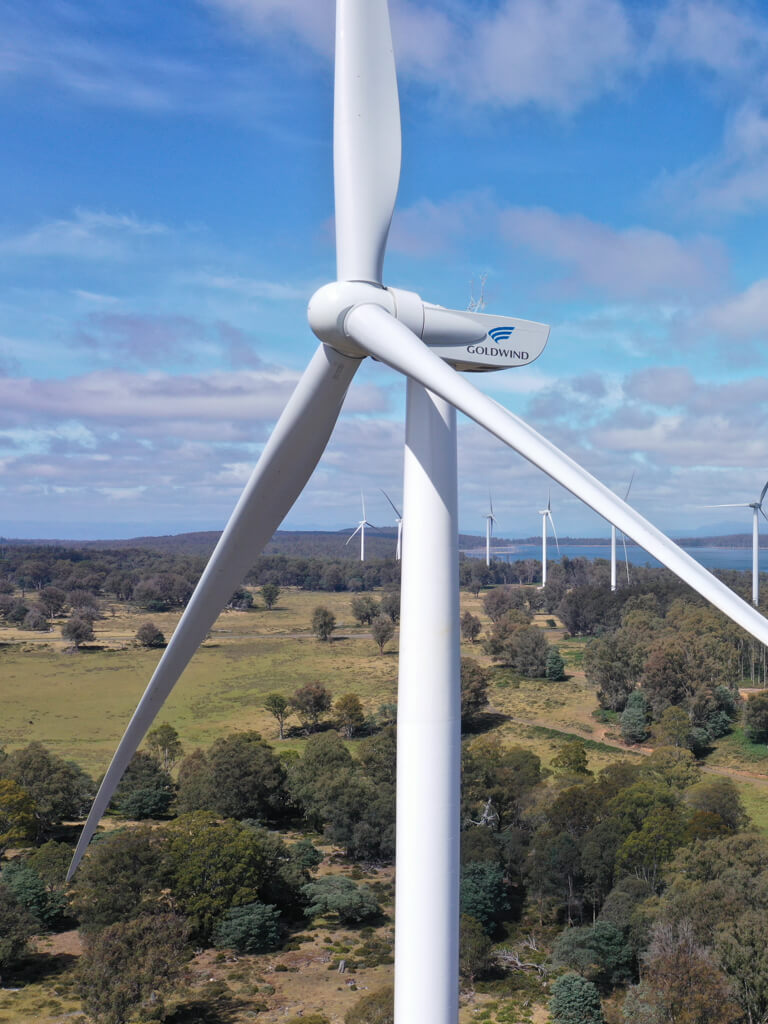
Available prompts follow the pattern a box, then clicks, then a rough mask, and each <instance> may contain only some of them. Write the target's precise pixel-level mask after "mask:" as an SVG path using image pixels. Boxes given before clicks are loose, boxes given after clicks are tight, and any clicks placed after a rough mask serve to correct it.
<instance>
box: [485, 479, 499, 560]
mask: <svg viewBox="0 0 768 1024" xmlns="http://www.w3.org/2000/svg"><path fill="white" fill-rule="evenodd" d="M484 519H485V564H486V565H490V564H491V537H492V536H493V524H494V523H495V522H496V516H495V515H494V514H493V501H492V499H491V492H490V491H488V511H487V512H486V513H485V516H484Z"/></svg>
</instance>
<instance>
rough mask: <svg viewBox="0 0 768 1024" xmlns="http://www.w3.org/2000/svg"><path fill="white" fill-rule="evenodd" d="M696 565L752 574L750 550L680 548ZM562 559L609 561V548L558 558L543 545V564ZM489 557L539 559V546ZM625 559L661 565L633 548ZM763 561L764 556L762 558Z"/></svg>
mask: <svg viewBox="0 0 768 1024" xmlns="http://www.w3.org/2000/svg"><path fill="white" fill-rule="evenodd" d="M684 550H685V551H687V552H688V554H689V555H691V556H692V557H693V558H695V559H696V561H698V562H701V564H702V565H703V566H706V568H707V569H745V570H749V571H751V570H752V548H704V547H702V548H699V547H694V548H684ZM464 554H465V555H468V556H470V557H477V558H485V547H483V548H475V549H474V550H472V551H467V550H466V549H465V550H464ZM563 555H565V556H566V557H568V558H605V559H607V560H610V557H611V548H610V545H609V544H606V545H605V547H603V546H598V545H587V544H561V545H560V555H559V556H558V553H557V548H556V547H555V545H554V543H553V542H552V541H550V542H549V543H548V544H547V561H552V562H556V561H558V559H559V558H560V557H562V556H563ZM491 557H492V558H495V559H498V560H499V561H504V562H517V561H519V560H521V559H526V558H535V559H540V558H541V544H516V545H515V546H514V548H512V547H505V548H500V549H499V550H498V551H494V549H493V548H491ZM627 557H628V558H629V562H630V564H631V565H650V566H652V567H654V568H659V567H660V565H661V563H660V562H657V561H656V559H655V558H651V556H650V555H649V554H648V553H647V552H646V551H643V549H642V548H639V547H637V546H636V545H634V544H627ZM762 557H763V558H764V557H765V556H764V555H763V556H762ZM616 559H617V562H618V563H619V566H621V565H623V564H624V548H623V547H622V544H621V540H619V542H618V544H617V547H616Z"/></svg>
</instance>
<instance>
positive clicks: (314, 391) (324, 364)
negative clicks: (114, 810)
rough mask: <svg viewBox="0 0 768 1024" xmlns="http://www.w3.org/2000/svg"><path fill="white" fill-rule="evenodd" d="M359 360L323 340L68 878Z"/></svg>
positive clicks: (97, 803) (312, 456)
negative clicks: (126, 770)
mask: <svg viewBox="0 0 768 1024" xmlns="http://www.w3.org/2000/svg"><path fill="white" fill-rule="evenodd" d="M359 365H360V360H358V359H351V358H350V357H348V356H344V355H341V354H340V353H339V352H336V351H335V350H334V349H332V348H329V347H328V346H326V345H321V346H320V347H319V349H318V350H317V352H316V353H315V355H314V357H313V358H312V360H311V362H310V364H309V366H308V367H307V369H306V370H305V372H304V374H303V376H302V378H301V380H300V381H299V383H298V385H297V386H296V390H295V391H294V392H293V395H292V396H291V398H290V400H289V402H288V404H287V405H286V407H285V409H284V411H283V413H282V415H281V416H280V419H279V420H278V422H277V425H276V427H275V429H274V431H273V432H272V436H271V437H270V439H269V441H268V442H267V444H266V445H265V447H264V451H263V452H262V454H261V458H260V459H259V461H258V463H257V464H256V468H255V469H254V471H253V473H252V475H251V478H250V480H249V481H248V483H247V484H246V486H245V490H244V491H243V493H242V495H241V496H240V500H239V501H238V503H237V505H236V507H235V510H234V512H233V513H232V516H231V517H230V520H229V522H228V523H227V525H226V528H225V530H224V532H223V533H222V535H221V538H220V539H219V542H218V544H217V545H216V548H215V550H214V552H213V554H212V555H211V558H210V561H209V562H208V565H207V566H206V568H205V571H204V572H203V575H202V576H201V577H200V580H199V582H198V584H197V587H196V588H195V591H194V593H193V594H192V597H191V598H190V601H189V604H188V605H187V607H186V608H185V610H184V614H183V615H182V617H181V619H180V620H179V624H178V626H177V627H176V629H175V631H174V633H173V636H172V637H171V640H170V643H169V644H168V646H167V647H166V649H165V651H164V652H163V656H162V658H161V659H160V662H159V663H158V666H157V668H156V669H155V671H154V674H153V676H152V678H151V680H150V682H149V685H148V686H147V688H146V690H145V691H144V695H143V696H142V698H141V700H140V702H139V705H138V707H137V708H136V710H135V712H134V713H133V717H132V718H131V721H130V723H129V724H128V728H127V729H126V730H125V733H124V735H123V738H122V739H121V740H120V745H119V746H118V748H117V751H116V752H115V755H114V757H113V758H112V762H111V764H110V766H109V768H108V769H107V773H106V775H105V776H104V780H103V781H102V783H101V787H100V788H99V792H98V793H97V794H96V799H95V800H94V802H93V806H92V807H91V810H90V813H89V815H88V820H87V821H86V823H85V826H84V827H83V831H82V833H81V835H80V840H79V842H78V844H77V849H76V850H75V853H74V856H73V858H72V863H71V865H70V868H69V872H68V874H67V878H68V879H69V878H71V877H72V875H73V874H74V871H75V869H76V868H77V865H78V864H79V863H80V860H81V858H82V856H83V854H84V853H85V850H86V848H87V846H88V843H89V842H90V839H91V836H92V835H93V833H94V832H95V831H96V827H97V825H98V824H99V821H100V819H101V817H102V815H103V814H104V812H105V811H106V809H107V806H108V804H109V801H110V800H111V799H112V796H113V794H114V792H115V790H116V789H117V786H118V784H119V782H120V779H121V778H122V776H123V772H124V771H125V769H126V768H127V767H128V763H129V762H130V760H131V758H132V757H133V755H134V754H135V753H136V750H137V748H138V746H139V744H140V743H141V741H142V739H143V738H144V735H145V733H146V732H147V729H149V727H150V725H151V724H152V722H153V721H154V719H155V717H156V715H157V714H158V712H159V711H160V708H161V707H162V706H163V704H164V702H165V700H166V698H167V697H168V694H169V693H170V692H171V690H172V689H173V687H174V686H175V685H176V682H177V681H178V679H179V676H180V675H181V674H182V672H183V671H184V669H185V668H186V667H187V665H188V664H189V661H190V659H191V657H192V655H193V654H194V653H195V651H196V650H197V648H198V647H199V646H200V644H201V643H202V641H203V640H204V639H205V636H206V634H207V632H208V630H209V629H210V628H211V626H212V625H213V623H214V622H215V621H216V619H217V617H218V615H219V613H220V612H221V610H222V608H223V607H224V605H225V604H226V603H227V599H228V597H229V596H230V594H231V593H232V591H233V590H234V589H235V587H236V586H237V585H238V584H239V583H240V582H241V580H242V578H243V576H244V575H245V574H246V572H247V571H248V569H249V568H250V567H251V565H252V564H253V562H254V560H255V558H256V557H257V555H258V554H259V552H260V551H261V549H262V548H263V547H264V545H265V544H266V543H267V542H268V541H269V539H270V537H271V536H272V534H273V533H274V532H275V530H276V529H277V527H278V526H279V525H280V523H281V522H282V520H283V517H284V516H285V514H286V513H287V512H288V511H289V510H290V508H291V506H292V505H293V503H294V502H295V501H296V499H297V498H298V496H299V494H300V493H301V491H302V490H303V488H304V485H305V484H306V482H307V480H308V479H309V477H310V476H311V474H312V471H313V470H314V468H315V466H316V465H317V463H318V461H319V459H320V456H321V455H322V454H323V451H324V450H325V446H326V445H327V443H328V439H329V438H330V436H331V431H332V430H333V427H334V425H335V423H336V420H337V418H338V415H339V412H340V411H341V406H342V403H343V401H344V396H345V395H346V393H347V388H348V387H349V383H350V381H351V380H352V377H353V376H354V373H355V370H356V369H357V367H358V366H359Z"/></svg>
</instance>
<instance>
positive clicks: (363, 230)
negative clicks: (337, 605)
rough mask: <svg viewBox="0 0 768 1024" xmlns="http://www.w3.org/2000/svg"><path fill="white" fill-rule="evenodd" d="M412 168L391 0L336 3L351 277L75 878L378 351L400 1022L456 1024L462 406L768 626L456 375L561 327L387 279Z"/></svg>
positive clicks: (646, 544)
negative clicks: (385, 453) (389, 508)
mask: <svg viewBox="0 0 768 1024" xmlns="http://www.w3.org/2000/svg"><path fill="white" fill-rule="evenodd" d="M399 175H400V114H399V104H398V96H397V79H396V73H395V62H394V56H393V53H392V40H391V33H390V27H389V15H388V10H387V3H386V0H337V18H336V76H335V105H334V177H335V186H336V188H335V194H336V247H337V280H336V281H334V282H332V283H331V284H328V285H325V286H324V287H323V288H321V289H320V290H319V291H318V292H316V293H315V295H313V296H312V299H311V300H310V304H309V322H310V325H311V327H312V330H313V331H314V332H315V334H316V335H317V336H318V337H319V338H320V341H321V344H320V346H319V348H318V349H317V351H316V352H315V355H314V356H313V358H312V360H311V361H310V363H309V366H308V368H307V370H306V371H305V373H304V375H303V376H302V378H301V380H300V381H299V383H298V385H297V387H296V390H295V391H294V393H293V395H292V397H291V398H290V400H289V402H288V404H287V406H286V408H285V410H284V411H283V413H282V415H281V416H280V418H279V420H278V422H277V425H276V426H275V429H274V431H273V433H272V436H271V437H270V439H269V441H268V442H267V443H266V445H265V446H264V449H263V452H262V454H261V457H260V459H259V461H258V463H257V465H256V468H255V470H254V472H253V475H252V476H251V478H250V480H249V481H248V483H247V484H246V487H245V490H244V491H243V494H242V495H241V497H240V500H239V501H238V503H237V506H236V507H235V510H234V512H233V514H232V516H231V518H230V520H229V522H228V523H227V526H226V528H225V529H224V532H223V534H222V535H221V538H220V539H219V542H218V544H217V545H216V548H215V550H214V552H213V555H212V556H211V559H210V561H209V563H208V565H207V567H206V569H205V571H204V572H203V574H202V576H201V577H200V580H199V582H198V584H197V587H196V588H195V591H194V593H193V595H192V597H191V599H190V601H189V604H188V605H187V607H186V609H185V610H184V614H183V615H182V617H181V619H180V621H179V624H178V626H177V627H176V630H175V632H174V634H173V636H172V637H171V640H170V642H169V644H168V646H167V647H166V649H165V651H164V652H163V655H162V657H161V659H160V662H159V663H158V665H157V668H156V669H155V672H154V674H153V676H152V678H151V680H150V682H149V685H148V686H147V689H146V691H145V693H144V695H143V697H142V698H141V701H140V702H139V705H138V707H137V709H136V711H135V712H134V715H133V717H132V718H131V721H130V723H129V724H128V727H127V729H126V731H125V734H124V735H123V738H122V740H121V741H120V744H119V746H118V748H117V751H116V753H115V755H114V757H113V759H112V762H111V764H110V766H109V768H108V769H107V772H106V774H105V776H104V779H103V781H102V784H101V787H100V789H99V792H98V793H97V795H96V799H95V800H94V803H93V806H92V808H91V811H90V813H89V815H88V819H87V821H86V823H85V826H84V828H83V832H82V834H81V836H80V840H79V842H78V845H77V848H76V850H75V853H74V856H73V859H72V864H71V866H70V870H69V873H68V877H69V878H71V877H72V874H73V873H74V871H75V869H76V867H77V865H78V863H79V862H80V860H81V858H82V856H83V854H84V852H85V850H86V848H87V846H88V843H89V841H90V839H91V836H92V835H93V833H94V832H95V830H96V827H97V825H98V823H99V820H100V819H101V816H102V815H103V813H104V811H105V810H106V808H107V806H108V805H109V802H110V800H111V798H112V795H113V794H114V792H115V789H116V788H117V785H118V783H119V782H120V779H121V777H122V775H123V772H124V771H125V769H126V767H127V766H128V764H129V762H130V760H131V758H132V756H133V754H134V753H135V751H136V750H137V748H138V746H139V744H140V743H141V741H142V739H143V737H144V735H145V733H146V731H147V729H148V728H149V727H150V725H151V724H152V722H153V721H154V719H155V717H156V715H157V714H158V712H159V710H160V708H161V707H162V705H163V702H164V701H165V699H166V698H167V696H168V694H169V693H170V691H171V689H172V688H173V686H174V685H175V684H176V682H177V680H178V679H179V676H180V675H181V673H182V672H183V670H184V669H185V668H186V666H187V664H188V663H189V661H190V659H191V658H192V656H193V654H194V653H195V651H196V650H197V648H198V646H199V645H200V644H201V643H202V641H203V640H204V639H205V636H206V634H207V632H208V630H209V629H210V628H211V626H212V625H213V623H214V622H215V620H216V618H217V617H218V615H219V613H220V611H221V609H222V608H223V607H224V605H225V604H226V602H227V599H228V598H229V596H230V595H231V593H232V591H233V590H234V588H235V587H236V586H237V585H238V583H239V582H240V581H241V579H242V577H243V575H244V573H245V572H246V570H247V568H248V566H249V565H251V564H252V562H253V560H254V559H255V558H256V556H257V555H258V554H259V552H260V551H261V549H262V548H263V546H264V545H265V544H266V543H267V541H268V540H269V539H270V537H271V536H272V534H273V532H274V530H275V529H276V528H277V527H278V526H279V524H280V522H281V521H282V519H283V517H284V516H285V514H286V513H287V512H288V511H289V510H290V508H291V506H292V505H293V503H294V502H295V500H296V498H297V497H298V495H299V494H300V493H301V491H302V489H303V487H304V485H305V483H306V482H307V480H308V479H309V477H310V476H311V474H312V471H313V470H314V468H315V466H316V464H317V462H318V460H319V459H320V457H321V455H322V454H323V451H324V450H325V447H326V445H327V443H328V439H329V437H330V435H331V431H332V430H333V427H334V424H335V423H336V419H337V418H338V415H339V412H340V410H341V406H342V403H343V401H344V396H345V395H346V392H347V389H348V387H349V384H350V382H351V381H352V378H353V377H354V374H355V371H356V370H357V369H358V367H359V366H360V364H361V362H362V360H363V359H364V358H365V357H366V356H373V357H375V359H377V360H379V361H380V362H383V363H385V364H386V365H387V366H389V367H391V368H392V369H394V370H396V371H397V372H399V373H401V374H402V375H403V376H405V377H406V378H407V379H408V385H407V392H408V393H407V413H406V428H405V456H404V503H403V516H404V518H405V519H407V521H408V529H407V530H406V531H405V532H404V534H403V550H402V589H401V618H400V623H401V625H400V666H399V680H398V726H397V732H398V755H397V778H398V781H397V840H396V841H397V889H396V921H397V927H396V954H395V1020H396V1022H397V1024H424V1022H425V1021H429V1022H430V1024H456V1020H457V1017H458V989H459V986H458V931H459V928H458V924H459V831H460V816H459V808H460V792H459V781H460V763H461V725H460V723H461V707H460V684H459V639H460V632H459V578H458V576H459V574H458V565H459V562H458V516H457V466H456V413H455V410H456V409H459V410H461V411H462V412H463V413H465V414H466V415H467V416H469V418H470V419H472V420H474V421H475V422H476V423H478V424H479V425H480V426H481V427H483V428H484V429H485V430H487V431H489V433H491V434H492V435H493V436H494V437H497V438H498V439H499V440H501V441H503V442H504V443H505V444H506V445H508V446H509V447H511V448H513V449H514V450H515V451H517V452H519V453H520V454H521V455H522V456H523V457H524V458H526V459H527V460H528V461H529V462H531V463H533V464H534V465H535V466H537V467H538V468H540V469H542V470H543V471H544V472H545V473H547V474H548V476H550V477H551V478H552V479H553V480H554V481H556V482H557V483H559V484H560V485H561V486H563V487H565V488H566V490H568V491H570V492H571V493H572V494H575V495H576V496H577V497H578V498H580V499H581V500H582V501H584V502H585V503H586V504H587V505H588V506H589V507H590V508H592V509H593V510H594V511H595V512H597V514H598V515H600V516H602V517H603V518H605V519H607V520H608V521H609V522H613V523H615V525H616V526H617V527H618V528H619V529H620V530H622V531H623V532H625V533H626V534H627V535H628V536H630V537H631V538H632V539H633V540H635V541H636V542H637V543H638V544H639V545H640V546H641V547H642V548H644V549H645V550H646V551H647V552H648V553H649V554H650V555H652V556H653V557H655V558H657V559H658V560H659V561H660V562H662V563H663V564H664V565H666V566H667V568H669V569H670V570H671V571H672V572H674V573H675V574H676V575H678V576H679V577H680V578H681V579H683V580H685V581H686V582H687V583H689V584H690V586H692V587H693V588H694V589H695V590H696V591H697V592H698V593H700V594H702V595H703V596H704V597H706V598H708V599H709V600H710V601H711V602H712V603H713V604H714V605H716V606H717V607H718V608H720V609H721V610H722V611H723V612H725V613H726V614H727V615H729V616H730V617H731V618H732V619H733V620H734V621H735V622H737V623H738V624H739V625H741V626H742V627H743V628H744V629H746V630H747V631H748V632H750V633H751V634H752V635H753V636H755V637H756V638H757V639H759V640H760V641H761V642H762V643H764V644H768V622H766V620H765V619H764V618H763V617H762V616H761V615H760V614H759V613H758V612H757V611H756V610H755V609H754V608H752V607H751V606H750V605H749V604H747V603H746V602H744V601H742V600H741V598H739V597H738V596H737V595H736V594H734V593H733V592H732V591H730V590H729V589H728V588H727V587H726V586H725V585H724V584H723V583H721V582H720V581H719V580H717V579H716V578H715V577H714V576H713V575H712V574H711V573H709V572H708V571H707V570H706V569H705V568H704V567H703V566H701V565H699V563H698V562H696V561H695V560H694V559H693V558H691V557H690V555H688V554H686V552H684V551H682V550H681V549H680V548H678V547H677V545H676V544H674V543H673V542H672V541H671V540H670V539H669V538H668V537H666V536H665V535H664V534H663V533H661V532H660V531H659V530H657V529H656V528H655V527H654V526H652V525H651V524H650V523H649V522H648V521H647V520H645V519H644V518H643V517H642V516H641V515H639V513H637V512H636V511H635V510H634V509H632V508H630V507H629V506H628V505H627V504H625V503H624V502H623V501H622V500H621V499H620V498H618V497H617V496H616V495H615V494H613V492H612V491H610V490H609V489H608V488H607V487H605V486H604V485H603V484H601V483H600V482H599V481H598V480H596V479H595V478H594V477H593V476H591V475H590V474H589V473H588V472H587V471H586V470H585V469H583V468H582V467H580V466H579V465H578V464H577V463H576V462H574V461H573V460H572V459H571V458H569V457H568V456H567V455H565V454H564V453H563V452H562V451H560V450H559V449H558V448H556V447H555V446H554V445H553V444H552V443H551V442H550V441H548V440H547V439H546V438H544V437H543V436H542V435H541V434H538V433H537V432H536V431H535V430H533V428H532V427H530V426H528V424H526V423H525V422H524V421H523V420H521V419H519V418H518V417H517V416H515V415H513V414H512V413H510V412H508V411H507V410H506V409H504V408H503V407H502V406H501V405H499V404H498V403H497V402H495V401H494V400H493V399H491V398H489V397H487V396H486V395H484V394H483V393H482V392H480V391H478V390H477V389H476V388H475V387H474V386H473V385H472V384H470V383H469V381H468V380H467V379H466V378H464V377H462V376H461V375H460V373H458V372H457V369H473V370H476V371H477V370H493V369H502V368H504V367H509V366H523V365H525V364H527V363H530V362H532V361H533V360H534V359H535V358H536V357H537V356H538V355H539V354H540V353H541V352H542V350H543V348H544V346H545V344H546V341H547V337H548V328H547V327H545V326H543V325H541V324H535V323H531V322H530V321H526V320H520V319H515V318H511V317H497V316H488V315H486V314H480V313H476V312H470V311H454V310H449V309H444V308H442V307H440V306H435V305H433V304H430V303H428V302H423V301H422V300H421V299H420V298H419V296H418V295H416V294H414V293H413V292H408V291H403V290H400V289H393V288H389V287H384V285H383V284H382V267H383V259H384V251H385V246H386V241H387V235H388V231H389V224H390V220H391V217H392V212H393V210H394V206H395V199H396V195H397V187H398V181H399ZM512 338H514V341H513V340H511V339H512ZM425 807H426V808H428V809H429V822H428V827H425V822H424V808H425Z"/></svg>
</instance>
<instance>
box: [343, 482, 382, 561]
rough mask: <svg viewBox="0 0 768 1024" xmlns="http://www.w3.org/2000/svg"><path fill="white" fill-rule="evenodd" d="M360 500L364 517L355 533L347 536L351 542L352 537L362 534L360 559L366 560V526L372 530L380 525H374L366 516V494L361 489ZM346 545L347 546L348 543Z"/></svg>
mask: <svg viewBox="0 0 768 1024" xmlns="http://www.w3.org/2000/svg"><path fill="white" fill-rule="evenodd" d="M360 501H361V502H362V505H363V518H362V519H361V520H360V522H359V523H358V524H357V529H356V530H355V531H354V532H353V533H350V535H349V537H347V544H349V542H350V541H351V540H352V538H353V537H355V536H357V534H358V533H359V534H360V561H361V562H364V561H365V528H366V526H368V527H370V529H371V530H378V526H374V525H373V523H369V522H368V520H367V519H366V518H365V496H364V495H363V492H362V491H360ZM344 546H345V547H346V544H345V545H344Z"/></svg>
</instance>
